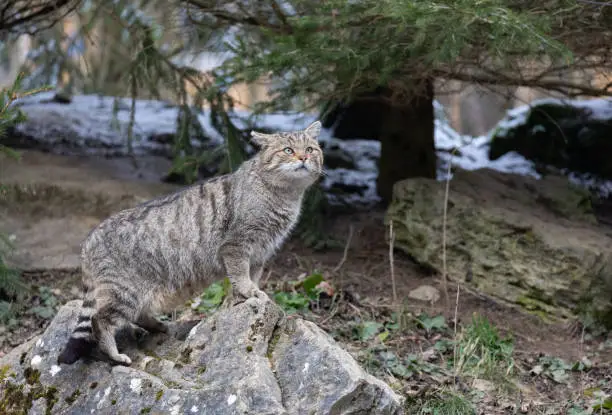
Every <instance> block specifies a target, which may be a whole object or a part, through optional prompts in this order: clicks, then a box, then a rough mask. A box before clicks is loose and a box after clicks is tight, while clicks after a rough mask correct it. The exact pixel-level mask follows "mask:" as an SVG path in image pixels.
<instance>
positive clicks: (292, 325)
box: [0, 298, 403, 415]
mask: <svg viewBox="0 0 612 415" xmlns="http://www.w3.org/2000/svg"><path fill="white" fill-rule="evenodd" d="M80 303H81V302H80V301H72V302H69V303H67V304H66V305H65V306H64V307H63V308H61V309H60V311H59V313H58V314H57V316H56V317H55V319H54V320H53V322H52V323H51V325H50V326H49V327H48V328H47V330H46V331H45V333H44V334H43V335H42V336H40V337H39V338H36V339H33V340H32V341H31V342H29V343H27V344H24V345H22V346H20V347H18V348H17V349H15V350H13V351H12V352H11V353H9V354H8V355H6V356H5V357H4V358H3V359H2V360H0V367H1V368H2V370H1V371H0V375H1V376H2V377H3V381H2V386H1V389H0V396H1V398H0V413H2V414H11V413H27V414H44V413H53V414H90V413H97V414H144V413H150V414H270V415H272V414H274V415H278V414H287V415H289V414H401V413H403V409H402V405H403V398H401V397H400V396H399V395H397V394H396V393H395V392H393V390H392V389H391V388H390V387H389V386H388V385H386V384H385V383H383V382H382V381H380V380H378V379H376V378H374V377H372V376H370V375H368V374H367V373H365V372H364V371H363V370H362V369H361V368H360V367H359V365H358V364H357V363H356V362H355V360H353V358H352V357H351V356H350V355H349V354H348V353H347V352H346V351H344V350H343V349H341V348H340V347H339V346H338V345H337V344H336V343H335V342H334V340H333V339H331V338H330V337H329V336H328V335H327V334H325V333H324V332H323V331H322V330H320V329H319V328H318V327H316V326H315V325H314V324H312V323H310V322H307V321H303V320H301V319H294V320H289V321H288V320H286V319H284V318H283V316H282V312H281V311H280V309H279V308H278V307H277V306H276V305H275V304H274V303H272V302H271V301H261V300H259V299H256V298H252V299H249V300H248V301H246V302H244V303H242V304H239V305H237V306H235V307H233V308H231V309H223V310H221V311H219V312H218V313H217V314H215V315H214V316H212V317H210V318H209V319H207V320H205V321H202V322H200V323H198V324H197V325H195V326H193V324H192V325H191V326H193V328H191V330H190V331H189V334H188V336H186V339H185V340H184V341H182V340H179V339H180V338H184V337H185V336H181V335H180V332H181V328H182V329H183V331H185V330H184V329H185V324H183V325H181V324H178V323H176V324H174V325H173V327H172V330H171V335H170V336H164V335H161V334H160V335H156V336H148V337H147V338H145V339H144V340H142V341H141V342H140V344H139V345H136V343H135V342H131V343H130V342H128V341H127V340H129V337H125V336H124V337H120V339H121V343H120V344H122V345H123V346H120V347H123V348H126V351H127V353H128V354H130V356H132V358H133V363H132V366H131V367H124V366H114V367H111V366H110V364H109V363H107V362H105V361H100V360H88V361H87V362H84V361H83V360H81V361H78V362H77V363H75V364H74V365H70V366H65V365H62V366H57V365H56V359H57V355H58V353H59V351H60V350H61V348H62V347H63V346H64V344H65V342H66V340H67V338H68V336H69V333H70V331H71V330H72V329H73V328H74V326H75V324H76V319H77V314H78V309H79V308H78V307H79V306H80ZM187 327H189V326H187ZM186 334H187V333H186V332H185V335H186Z"/></svg>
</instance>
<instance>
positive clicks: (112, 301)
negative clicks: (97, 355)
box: [91, 290, 139, 366]
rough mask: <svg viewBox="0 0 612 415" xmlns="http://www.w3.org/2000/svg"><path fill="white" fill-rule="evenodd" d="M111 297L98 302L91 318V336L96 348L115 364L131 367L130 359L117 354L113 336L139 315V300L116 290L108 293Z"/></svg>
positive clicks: (134, 294) (132, 295)
mask: <svg viewBox="0 0 612 415" xmlns="http://www.w3.org/2000/svg"><path fill="white" fill-rule="evenodd" d="M108 292H109V293H110V294H111V295H110V296H107V297H106V298H104V299H103V300H102V301H99V303H100V304H101V306H100V308H99V309H98V310H97V311H96V313H95V314H94V315H93V316H92V318H91V323H92V329H93V334H94V336H95V338H96V340H97V343H98V348H99V349H100V351H102V352H103V353H105V354H106V355H107V356H108V357H109V358H110V359H111V360H112V361H114V362H115V363H119V364H123V365H128V366H129V365H131V364H132V359H130V357H129V356H128V355H126V354H123V353H119V350H118V349H117V342H116V340H115V335H116V333H117V331H118V329H120V328H122V327H124V326H126V325H131V324H133V322H134V321H135V320H136V319H137V316H138V314H139V307H138V305H139V301H138V300H139V299H138V295H137V294H136V293H133V294H130V292H129V291H128V292H126V291H123V292H122V293H121V294H120V295H118V294H117V291H116V290H109V291H108Z"/></svg>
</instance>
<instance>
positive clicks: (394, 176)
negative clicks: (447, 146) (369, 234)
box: [376, 80, 436, 204]
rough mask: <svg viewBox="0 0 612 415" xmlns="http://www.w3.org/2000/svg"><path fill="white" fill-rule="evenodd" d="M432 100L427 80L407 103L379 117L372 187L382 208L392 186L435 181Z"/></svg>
mask: <svg viewBox="0 0 612 415" xmlns="http://www.w3.org/2000/svg"><path fill="white" fill-rule="evenodd" d="M433 100H434V90H433V83H432V82H431V81H430V80H428V81H426V82H423V88H422V89H421V91H420V92H419V93H417V94H415V95H413V97H412V98H411V99H410V100H409V101H407V102H403V103H396V104H394V105H392V106H389V108H388V111H386V114H385V116H384V117H383V120H382V128H381V132H380V141H381V153H380V160H379V163H378V179H377V181H376V187H377V192H378V195H379V196H380V197H381V199H382V200H383V202H384V203H385V204H387V203H389V202H390V201H391V196H392V194H393V185H394V184H395V183H396V182H398V181H400V180H403V179H407V178H410V177H428V178H435V177H436V151H435V145H434V108H433Z"/></svg>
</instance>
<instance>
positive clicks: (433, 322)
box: [417, 313, 447, 334]
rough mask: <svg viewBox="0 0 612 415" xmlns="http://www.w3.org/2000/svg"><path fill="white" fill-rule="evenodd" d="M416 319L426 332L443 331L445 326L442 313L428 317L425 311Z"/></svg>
mask: <svg viewBox="0 0 612 415" xmlns="http://www.w3.org/2000/svg"><path fill="white" fill-rule="evenodd" d="M417 320H418V322H419V325H420V326H421V327H422V328H424V329H425V331H426V332H427V334H431V333H432V332H433V331H443V330H444V329H446V328H447V326H446V319H445V318H444V316H443V315H439V316H433V317H430V316H429V315H428V314H427V313H422V314H421V315H419V317H418V318H417Z"/></svg>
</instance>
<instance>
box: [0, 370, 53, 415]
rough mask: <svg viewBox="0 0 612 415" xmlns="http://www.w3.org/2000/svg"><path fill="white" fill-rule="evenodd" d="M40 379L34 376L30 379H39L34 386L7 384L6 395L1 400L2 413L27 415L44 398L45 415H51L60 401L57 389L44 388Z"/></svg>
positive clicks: (0, 411) (6, 414) (5, 414)
mask: <svg viewBox="0 0 612 415" xmlns="http://www.w3.org/2000/svg"><path fill="white" fill-rule="evenodd" d="M39 376H40V373H39V375H38V377H39ZM38 377H36V376H32V377H31V378H30V379H37V380H36V382H35V383H32V384H30V383H21V384H16V383H13V382H6V383H5V384H4V395H3V397H2V399H0V413H1V414H3V415H13V414H15V415H16V414H20V415H21V414H27V413H28V411H29V410H30V409H31V408H32V405H33V403H34V401H36V400H38V399H41V398H42V399H45V401H46V408H45V415H51V414H52V411H53V407H54V406H55V404H56V403H57V401H58V397H57V395H58V393H57V388H55V387H53V386H49V387H44V386H43V385H41V384H40V382H39V381H38Z"/></svg>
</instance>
